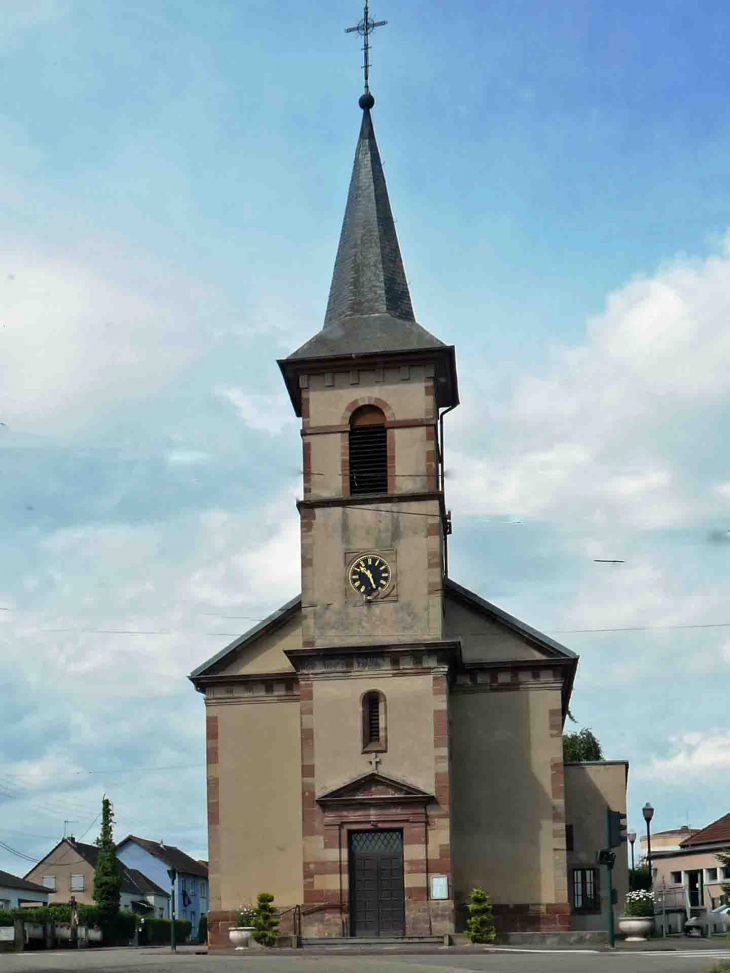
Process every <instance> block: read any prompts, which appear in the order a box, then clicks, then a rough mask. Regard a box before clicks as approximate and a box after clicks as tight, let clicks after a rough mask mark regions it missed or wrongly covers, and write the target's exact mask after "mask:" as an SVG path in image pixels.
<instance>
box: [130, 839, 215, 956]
mask: <svg viewBox="0 0 730 973" xmlns="http://www.w3.org/2000/svg"><path fill="white" fill-rule="evenodd" d="M117 858H118V859H119V860H120V861H123V862H124V863H125V864H126V865H128V866H129V867H130V868H134V869H137V870H138V871H139V872H141V873H143V874H144V875H147V876H148V877H149V878H150V879H151V880H152V881H153V882H156V883H157V884H158V885H164V886H165V887H166V888H170V876H169V874H168V870H169V869H172V868H174V869H176V871H177V879H176V885H175V893H176V903H175V911H176V914H177V918H178V919H189V920H190V922H191V923H192V932H191V938H192V939H197V938H198V923H199V922H200V917H201V915H205V913H206V912H207V911H208V865H207V863H206V862H203V861H199V860H197V859H195V858H191V857H190V855H186V854H185V852H184V851H180V849H179V848H176V847H175V846H174V845H167V844H165V843H164V842H163V841H151V840H150V839H149V838H139V837H138V836H137V835H133V834H130V835H127V837H126V838H124V839H123V840H122V841H120V842H119V844H118V845H117ZM166 916H167V917H169V911H168V912H167V913H166Z"/></svg>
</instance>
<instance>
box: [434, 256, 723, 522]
mask: <svg viewBox="0 0 730 973" xmlns="http://www.w3.org/2000/svg"><path fill="white" fill-rule="evenodd" d="M728 241H730V237H729V238H728ZM728 241H726V242H725V244H724V246H723V249H722V250H721V252H720V253H717V254H713V255H711V256H708V257H707V258H705V259H704V260H701V259H690V258H686V257H683V258H677V259H675V260H673V261H671V262H669V263H667V264H666V265H665V266H662V267H661V268H659V270H658V271H657V272H656V274H655V275H654V276H653V277H637V278H635V279H633V280H631V281H629V282H628V283H627V284H626V285H625V286H623V287H621V288H620V289H618V290H617V291H615V292H614V293H613V294H611V295H609V297H608V299H607V301H606V306H605V310H604V311H603V313H602V314H600V315H598V316H596V317H594V318H593V319H591V320H590V321H589V322H588V324H587V328H586V337H585V340H584V341H583V343H581V344H580V345H578V346H575V347H566V346H559V345H556V346H555V347H554V348H553V349H552V352H551V354H550V355H549V356H548V358H547V359H546V364H545V369H544V371H543V373H542V374H525V373H523V372H521V371H520V369H519V367H516V368H515V371H514V373H513V378H512V384H511V389H510V390H509V392H508V394H507V396H506V398H505V399H500V398H497V397H496V396H497V394H498V393H496V392H493V391H491V390H490V389H489V388H484V387H482V388H481V389H479V388H477V389H476V390H475V392H478V393H479V394H474V395H473V397H472V399H471V403H470V402H469V401H468V400H467V404H466V406H465V407H464V408H463V410H459V411H460V412H461V413H462V414H461V415H460V416H459V415H458V413H457V414H455V417H454V419H453V420H451V421H453V423H454V426H453V427H452V434H451V435H452V441H453V438H454V436H455V435H458V436H459V438H460V439H461V445H460V446H459V445H457V447H456V448H454V447H453V446H451V447H450V450H449V455H450V462H449V466H450V468H451V472H452V473H453V474H454V476H453V479H452V481H451V483H450V494H451V501H452V503H453V504H454V507H455V508H457V509H460V510H462V511H464V512H466V513H468V514H489V515H498V514H500V513H502V514H503V513H508V512H509V513H519V514H525V515H528V516H533V517H538V518H558V519H560V520H562V521H563V522H565V523H568V522H576V521H577V520H581V521H583V522H584V523H585V524H594V525H595V526H597V527H601V526H602V527H605V528H608V529H610V530H611V531H615V530H616V529H617V528H618V529H621V528H622V527H626V528H630V529H633V530H636V529H661V528H667V527H673V526H677V525H679V524H682V523H686V522H687V520H688V519H689V518H691V517H693V516H700V515H702V514H706V513H708V512H710V511H712V510H713V509H715V507H716V506H717V504H716V497H717V495H718V494H719V495H720V496H721V497H726V496H728V486H727V483H725V482H721V483H720V484H719V485H718V486H716V487H715V488H714V489H715V498H713V497H712V495H711V494H712V491H709V492H708V491H707V490H701V491H698V490H697V489H696V482H695V471H696V467H697V463H698V461H699V460H702V461H703V462H704V461H705V459H706V458H707V453H708V447H709V443H708V435H707V431H708V428H711V426H708V422H712V417H713V416H716V417H717V418H716V419H715V420H714V421H715V422H718V423H719V422H721V419H720V416H721V413H722V409H723V408H724V403H725V402H726V398H727V396H728V393H730V329H728V327H727V321H728V319H729V318H730V243H729V242H728ZM472 379H475V381H476V383H477V385H478V386H479V385H483V382H484V378H483V377H481V376H478V375H473V374H470V375H469V376H468V377H467V379H466V380H463V384H464V386H465V387H466V388H469V387H470V386H471V381H472ZM485 401H486V403H487V406H488V410H487V412H486V414H485V410H484V402H485ZM718 428H719V427H718ZM478 430H481V431H482V435H481V436H480V435H479V434H478V432H477V431H478ZM678 430H682V432H681V437H680V436H679V435H678ZM693 461H694V462H693Z"/></svg>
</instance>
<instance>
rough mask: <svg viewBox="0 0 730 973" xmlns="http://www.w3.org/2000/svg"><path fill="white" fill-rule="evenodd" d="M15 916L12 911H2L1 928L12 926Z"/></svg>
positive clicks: (0, 913)
mask: <svg viewBox="0 0 730 973" xmlns="http://www.w3.org/2000/svg"><path fill="white" fill-rule="evenodd" d="M14 920H15V916H14V915H13V913H12V912H11V911H10V909H0V926H12V925H13V922H14Z"/></svg>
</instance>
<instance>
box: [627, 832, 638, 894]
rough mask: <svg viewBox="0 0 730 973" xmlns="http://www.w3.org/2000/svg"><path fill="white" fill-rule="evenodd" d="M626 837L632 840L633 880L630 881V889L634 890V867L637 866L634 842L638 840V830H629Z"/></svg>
mask: <svg viewBox="0 0 730 973" xmlns="http://www.w3.org/2000/svg"><path fill="white" fill-rule="evenodd" d="M626 837H627V838H628V839H629V841H630V842H631V881H630V882H629V886H630V890H631V891H633V887H634V869H635V868H636V866H635V865H634V842H635V841H636V832H635V831H628V832H627V833H626Z"/></svg>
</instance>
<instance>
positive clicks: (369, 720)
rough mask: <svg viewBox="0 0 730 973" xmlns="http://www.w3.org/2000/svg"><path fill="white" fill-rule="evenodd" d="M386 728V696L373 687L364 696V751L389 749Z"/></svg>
mask: <svg viewBox="0 0 730 973" xmlns="http://www.w3.org/2000/svg"><path fill="white" fill-rule="evenodd" d="M386 730H387V727H386V708H385V696H384V695H383V693H381V692H378V691H377V690H376V689H372V690H371V691H370V692H368V693H365V695H364V696H363V697H362V748H363V751H374V750H380V751H383V750H387V749H388V746H387V733H386Z"/></svg>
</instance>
